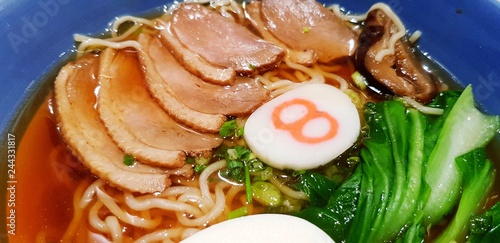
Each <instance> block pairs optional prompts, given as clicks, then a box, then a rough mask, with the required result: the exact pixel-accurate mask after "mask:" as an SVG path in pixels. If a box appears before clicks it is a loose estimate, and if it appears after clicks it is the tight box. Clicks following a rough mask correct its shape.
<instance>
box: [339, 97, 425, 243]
mask: <svg viewBox="0 0 500 243" xmlns="http://www.w3.org/2000/svg"><path fill="white" fill-rule="evenodd" d="M365 114H366V119H367V121H368V123H369V125H370V133H369V139H367V140H366V142H365V148H363V149H362V150H361V158H362V161H363V167H362V168H363V170H362V172H363V176H362V181H361V188H360V198H359V201H358V208H359V210H358V211H357V212H356V214H355V218H354V221H353V226H352V227H351V230H350V233H349V241H350V242H382V241H389V240H392V239H395V238H396V236H397V235H398V234H399V232H401V231H402V230H404V229H405V227H407V225H408V223H409V222H411V220H412V219H413V217H414V213H415V211H416V209H417V204H416V203H415V202H416V201H418V199H419V198H420V194H421V191H422V176H423V163H424V159H423V157H424V156H423V149H424V132H425V119H424V117H423V115H422V114H421V113H419V112H418V111H416V110H413V109H409V110H407V109H405V107H404V106H403V105H402V104H401V103H400V102H397V101H387V102H382V103H377V104H370V105H369V106H368V107H367V109H366V111H365Z"/></svg>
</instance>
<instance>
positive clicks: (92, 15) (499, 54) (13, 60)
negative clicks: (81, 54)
mask: <svg viewBox="0 0 500 243" xmlns="http://www.w3.org/2000/svg"><path fill="white" fill-rule="evenodd" d="M376 2H377V1H364V0H356V1H348V0H339V1H335V2H333V1H326V2H325V3H329V4H331V3H338V4H339V5H340V6H341V7H342V8H343V9H345V10H348V11H349V13H352V14H358V13H364V12H366V11H367V10H368V9H369V8H370V6H371V5H372V4H374V3H376ZM385 3H387V4H388V5H389V6H390V7H391V8H392V9H393V11H394V12H395V13H396V14H397V15H398V16H399V17H400V18H401V20H402V22H403V23H404V24H405V26H406V28H407V29H408V31H409V32H415V31H421V33H422V36H421V37H420V38H419V40H418V42H417V46H418V48H419V50H420V51H421V52H422V54H424V55H425V56H426V57H428V58H429V59H430V60H432V62H429V63H428V65H427V67H428V68H430V69H433V70H437V72H441V73H443V76H446V77H447V79H449V80H448V82H449V83H450V85H451V86H454V87H465V86H466V85H467V84H472V85H473V87H474V94H475V98H476V102H477V105H478V106H479V107H480V109H481V110H482V111H484V112H485V113H489V114H495V115H500V65H499V63H500V27H499V26H498V24H497V23H500V14H499V13H500V2H499V1H496V0H481V1H479V2H478V1H475V2H472V1H465V0H461V1H454V2H449V1H431V0H424V1H413V0H412V1H397V0H388V1H385ZM169 4H170V3H169V2H165V1H158V0H153V1H117V0H112V1H97V0H89V1H71V0H40V1H27V0H20V1H14V0H6V1H2V3H0V19H1V20H2V22H1V23H2V24H1V25H0V30H1V31H0V33H2V37H1V38H0V53H1V60H0V62H1V64H2V65H1V68H0V77H2V78H1V80H0V83H1V87H2V88H1V89H0V132H1V133H0V136H1V137H0V158H1V159H0V166H1V167H0V168H1V169H0V189H1V190H0V191H1V193H0V195H1V196H0V207H1V208H2V209H4V210H3V211H2V212H3V213H1V214H0V215H1V217H0V218H1V220H0V223H1V225H2V229H1V230H0V241H2V242H4V241H6V240H7V239H8V238H7V236H8V235H9V234H13V233H16V229H19V227H24V229H22V230H19V231H17V232H22V231H26V230H28V231H29V230H31V231H39V230H40V229H41V228H43V227H46V226H44V222H43V219H39V218H38V217H37V215H38V214H37V212H36V211H33V210H30V204H32V203H33V204H40V205H41V204H43V203H45V201H43V198H44V195H42V194H40V192H33V195H34V201H33V202H27V201H24V202H22V201H20V200H21V198H22V200H26V198H29V196H27V195H26V193H29V190H27V189H26V188H24V189H23V188H19V186H18V182H19V181H29V183H25V182H23V183H19V185H21V184H22V185H27V184H31V185H32V186H33V188H37V185H40V181H41V180H44V178H43V175H41V176H38V177H22V176H21V175H26V174H27V173H24V172H23V171H19V170H20V168H23V170H26V169H29V168H30V167H31V166H22V167H21V165H18V164H16V162H17V161H16V160H15V156H14V157H13V156H9V155H12V154H15V151H17V149H18V145H19V143H20V142H21V140H22V139H23V135H24V133H25V132H26V129H27V127H28V125H29V123H30V121H31V120H32V119H33V116H34V114H35V112H36V111H37V110H38V108H39V107H40V104H42V103H43V101H44V100H45V97H46V96H47V95H48V94H49V93H50V91H51V89H52V87H53V81H54V79H55V76H56V75H57V72H58V71H59V69H60V68H61V67H62V66H63V65H64V64H65V63H67V62H68V61H69V60H71V59H72V58H74V56H75V55H76V53H75V48H74V45H75V42H74V40H73V34H75V33H79V34H84V35H91V36H95V37H99V36H100V35H101V34H100V33H103V32H105V31H106V29H107V28H110V22H111V21H113V20H114V19H115V18H116V17H117V16H121V15H134V16H141V17H155V16H158V15H160V14H161V13H162V12H163V11H164V10H165V9H166V8H167V6H168V5H169ZM497 140H498V139H497ZM40 146H43V145H41V144H40ZM492 146H494V148H493V149H492V150H494V151H499V147H498V143H497V142H496V143H494V144H493V145H492ZM12 151H14V152H12ZM497 155H498V154H497ZM30 163H36V161H30ZM38 166H40V165H38ZM41 166H43V165H41ZM36 168H37V166H33V170H35V169H36ZM23 194H24V195H23ZM45 197H57V195H55V194H54V195H52V194H47V195H45ZM69 204H71V202H64V203H61V204H58V205H56V206H54V207H51V206H50V205H45V206H43V207H42V208H46V210H48V211H50V213H52V214H53V216H54V217H57V215H58V210H64V207H63V206H64V205H66V206H67V205H69ZM58 206H61V208H58ZM37 208H40V207H37ZM45 213H46V212H45ZM31 219H32V220H33V222H26V221H27V220H31ZM35 221H36V222H35ZM4 226H5V227H4ZM61 227H65V226H64V225H62V226H61ZM13 229H14V231H13ZM9 230H10V231H9ZM18 237H19V238H18V239H24V240H25V241H32V240H33V239H28V238H23V236H22V235H21V236H19V235H18Z"/></svg>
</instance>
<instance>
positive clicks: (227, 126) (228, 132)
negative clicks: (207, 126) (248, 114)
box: [219, 120, 238, 138]
mask: <svg viewBox="0 0 500 243" xmlns="http://www.w3.org/2000/svg"><path fill="white" fill-rule="evenodd" d="M237 129H238V123H237V122H236V120H230V121H226V122H224V124H222V126H221V128H220V130H219V136H220V137H222V138H227V137H231V136H233V135H234V133H235V132H236V130H237Z"/></svg>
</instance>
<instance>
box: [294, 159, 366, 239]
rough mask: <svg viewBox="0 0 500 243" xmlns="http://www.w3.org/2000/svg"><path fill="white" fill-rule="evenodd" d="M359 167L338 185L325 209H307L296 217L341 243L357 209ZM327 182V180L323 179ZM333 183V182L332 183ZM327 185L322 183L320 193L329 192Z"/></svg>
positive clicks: (359, 178)
mask: <svg viewBox="0 0 500 243" xmlns="http://www.w3.org/2000/svg"><path fill="white" fill-rule="evenodd" d="M361 167H362V166H358V168H357V169H356V170H355V171H354V173H353V174H352V175H351V176H350V177H349V178H348V179H347V180H346V181H345V182H344V183H343V184H342V185H340V186H339V187H338V188H337V189H336V190H335V191H334V192H333V194H332V196H331V197H330V199H329V201H328V204H327V205H326V207H314V206H311V207H308V208H306V209H304V210H302V211H300V212H299V213H297V214H296V216H298V217H301V218H303V219H306V220H308V221H309V222H311V223H313V224H315V225H316V226H318V227H319V228H321V229H322V230H323V231H325V232H326V233H327V234H328V235H329V236H330V237H331V238H332V239H333V240H334V241H336V242H343V241H345V239H346V238H347V232H348V229H349V225H350V224H351V221H352V219H353V218H354V212H355V211H356V208H357V199H358V197H359V186H360V183H361ZM323 179H324V180H328V178H326V177H325V178H323ZM332 183H333V181H332ZM328 184H329V183H324V184H323V185H322V186H320V187H322V188H321V191H328V190H329V188H328V187H329V185H328Z"/></svg>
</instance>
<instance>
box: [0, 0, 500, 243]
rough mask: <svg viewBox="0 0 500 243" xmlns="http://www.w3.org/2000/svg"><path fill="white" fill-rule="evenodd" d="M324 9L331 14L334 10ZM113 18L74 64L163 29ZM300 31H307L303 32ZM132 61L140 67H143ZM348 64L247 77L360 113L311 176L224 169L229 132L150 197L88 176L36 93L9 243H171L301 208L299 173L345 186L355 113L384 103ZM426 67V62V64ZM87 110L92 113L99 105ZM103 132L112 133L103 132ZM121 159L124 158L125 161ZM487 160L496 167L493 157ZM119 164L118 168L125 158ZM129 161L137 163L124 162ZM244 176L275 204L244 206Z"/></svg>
mask: <svg viewBox="0 0 500 243" xmlns="http://www.w3.org/2000/svg"><path fill="white" fill-rule="evenodd" d="M217 3H219V4H220V5H218V4H212V6H207V5H204V6H203V7H205V8H209V9H210V10H211V11H212V10H213V11H214V12H216V13H221V14H222V15H224V16H226V17H227V18H230V19H231V20H232V21H233V22H234V23H237V24H238V25H241V26H245V28H248V29H251V30H252V31H253V32H254V33H256V34H257V33H259V32H258V30H256V28H255V27H251V26H250V24H249V23H248V22H247V18H248V16H246V15H245V14H244V13H245V12H244V11H248V10H246V9H245V8H244V6H242V5H240V4H238V3H237V2H234V1H228V3H225V2H222V1H221V2H217ZM175 9H176V8H175V7H173V8H172V9H171V10H169V11H167V12H166V13H165V15H163V16H162V17H161V18H160V19H161V20H162V21H171V18H172V11H175ZM333 9H334V11H333V12H335V8H333ZM337 11H338V10H337ZM120 21H123V22H126V23H129V24H130V23H134V24H132V27H130V28H129V29H128V30H127V31H124V33H121V35H119V34H118V33H114V34H111V35H112V36H111V39H108V40H106V41H107V42H106V43H104V44H102V43H99V40H97V39H94V38H90V37H86V36H77V37H76V39H77V41H78V42H80V43H81V44H80V45H79V51H78V54H79V55H81V56H83V57H78V58H85V56H89V55H95V56H99V57H101V56H102V55H103V50H104V49H105V48H106V47H107V48H115V49H123V50H126V52H129V53H136V52H137V50H136V49H140V48H137V47H136V46H135V44H134V43H136V42H134V41H137V40H138V38H140V37H139V36H140V35H151V36H155V35H158V31H161V30H162V27H161V26H160V27H158V26H157V25H158V22H154V21H152V20H146V19H140V18H137V19H133V18H129V19H127V18H124V19H119V20H117V21H116V23H118V24H117V25H120V23H121V22H120ZM351 24H352V23H347V24H346V25H347V26H350V27H352V30H353V32H354V33H356V32H358V31H359V29H358V28H360V27H359V26H358V25H352V26H351ZM117 29H118V27H117ZM302 31H303V32H309V31H311V30H308V28H307V27H305V29H303V30H302ZM358 34H359V33H358ZM114 35H116V36H114ZM259 35H262V33H260V34H259ZM126 41H131V42H130V43H132V44H130V43H129V42H127V43H125V42H126ZM113 43H114V44H113ZM115 44H117V45H123V46H116V45H115ZM110 46H111V47H110ZM288 52H290V50H288ZM84 53H86V54H84ZM116 55H119V54H116ZM141 64H142V65H143V66H142V68H144V63H143V62H142V63H141ZM356 65H357V64H356V63H355V62H354V61H353V59H352V58H350V57H342V58H338V59H335V60H333V61H327V62H323V63H320V62H316V63H313V64H310V65H305V64H297V63H294V62H293V61H291V59H284V60H283V62H280V63H279V64H278V65H276V67H274V68H272V69H271V70H266V71H263V72H262V73H260V74H257V75H255V76H254V77H256V80H258V82H259V83H258V84H259V85H262V86H263V87H265V88H266V89H267V91H268V92H269V94H270V98H275V97H280V95H282V94H285V93H287V92H288V91H290V90H293V89H296V88H298V87H300V86H302V85H305V84H307V83H326V84H328V85H331V86H334V87H336V88H338V89H339V90H341V91H342V92H343V93H345V94H346V95H347V96H348V97H349V98H350V99H351V101H352V103H353V105H354V106H355V107H356V108H357V110H358V112H359V113H360V117H361V130H360V131H359V133H360V136H359V139H358V140H357V141H356V142H354V143H353V144H352V145H351V146H349V149H347V150H346V151H345V152H343V153H342V154H341V155H340V156H338V157H336V158H334V159H333V160H331V161H330V162H328V163H327V164H326V165H322V166H319V167H317V168H313V169H310V170H309V169H308V170H293V169H290V168H273V167H270V166H268V165H266V164H265V163H263V162H262V161H260V160H259V161H257V163H255V164H252V165H253V166H255V168H254V170H252V171H249V172H245V171H244V170H243V169H242V170H240V171H238V170H233V171H230V170H229V169H228V168H230V167H231V166H230V165H229V164H228V159H227V158H228V150H230V151H232V150H231V149H234V148H235V147H238V148H240V147H246V146H247V143H246V141H245V138H244V136H242V134H239V133H238V130H236V131H235V132H233V133H232V134H230V135H229V136H222V135H221V136H222V137H225V138H223V139H222V141H221V143H220V145H219V146H217V148H214V149H212V150H211V151H210V157H208V158H207V157H203V156H198V154H196V155H192V154H191V153H189V152H187V153H186V154H187V159H185V162H186V164H188V166H187V167H189V169H193V170H194V173H193V175H192V176H186V175H185V174H184V173H185V172H184V171H182V170H183V169H182V168H173V169H169V170H171V171H174V172H167V173H169V176H170V177H169V180H170V181H171V184H170V185H168V186H167V187H166V188H165V189H164V190H163V191H156V192H153V193H143V192H139V191H133V190H127V189H124V188H123V187H121V186H120V185H118V186H117V185H115V183H114V182H113V183H110V182H109V181H107V180H106V179H103V178H102V177H103V176H100V175H98V174H96V173H95V172H94V170H93V168H86V166H85V165H87V164H85V163H83V162H82V161H81V160H82V158H81V157H84V156H81V155H80V154H77V153H76V152H75V150H72V148H71V146H72V145H68V144H69V143H68V138H66V137H64V135H61V133H64V131H62V130H61V127H60V123H61V118H60V117H58V112H60V111H57V109H58V107H57V105H56V97H55V96H56V95H57V94H55V92H56V91H54V90H51V91H50V94H49V95H46V94H45V92H40V94H38V96H39V97H40V99H42V98H41V97H43V102H41V103H40V107H39V108H37V107H34V108H36V109H37V111H36V113H34V116H33V117H32V118H31V121H30V123H29V125H27V128H26V131H25V133H24V135H23V138H22V140H21V141H20V142H19V145H18V146H19V147H18V150H17V164H18V166H17V168H18V171H19V173H18V174H17V175H16V176H17V178H31V179H30V180H29V181H28V180H26V179H23V180H21V179H19V181H18V182H17V184H16V185H17V186H16V190H17V191H16V204H17V206H16V207H18V208H22V209H23V210H19V213H18V214H17V219H18V223H17V225H16V227H17V228H16V236H9V237H10V238H9V240H10V241H12V242H18V241H36V242H57V241H62V242H92V241H97V242H107V241H117V242H134V241H137V240H142V241H143V242H158V241H162V240H171V241H174V242H178V241H181V240H182V239H185V238H186V237H188V236H189V235H192V234H194V233H196V232H198V231H199V230H202V229H204V228H206V227H210V226H211V225H213V224H216V223H219V222H222V221H226V220H228V218H229V219H230V218H232V217H241V216H243V217H244V215H251V214H259V213H284V214H295V213H297V212H300V211H301V210H303V209H305V208H307V207H308V206H310V198H309V196H308V195H307V194H306V193H305V192H304V191H303V190H300V188H299V186H297V184H298V183H299V181H300V180H301V176H302V175H304V174H305V173H307V172H317V173H319V174H321V175H324V176H326V177H327V178H329V179H331V180H332V181H333V182H335V183H339V184H341V183H343V182H344V181H346V180H347V179H348V178H349V177H350V176H351V175H352V174H353V173H354V171H355V169H356V168H357V166H358V164H359V163H362V162H361V161H360V150H361V149H362V148H363V146H364V144H363V143H364V139H366V137H365V136H366V133H367V132H368V131H367V130H366V129H367V128H366V126H367V123H366V122H367V121H365V120H364V119H363V116H362V115H363V107H365V105H366V104H367V103H371V102H382V101H384V100H386V99H388V98H387V96H385V95H381V94H380V93H378V94H377V93H374V92H372V91H371V90H370V87H368V88H367V87H363V85H361V86H360V84H359V83H357V82H356V80H354V79H355V78H353V76H352V74H353V73H356V72H357V71H359V70H358V68H357V67H356ZM427 65H432V64H431V62H429V63H427ZM251 69H254V67H251ZM432 72H433V73H434V75H435V74H436V73H439V72H442V70H437V69H434V70H432ZM440 75H441V74H440ZM436 78H438V79H439V80H438V81H437V82H436V83H437V90H438V91H443V90H446V89H448V88H449V86H453V85H454V84H452V83H449V81H443V80H447V79H449V77H441V76H439V75H438V76H437V77H436ZM53 81H54V79H50V80H47V82H48V83H52V82H53ZM96 92H98V91H96ZM94 98H95V99H96V100H97V99H98V98H99V97H98V95H97V94H96V97H94ZM389 99H392V98H389ZM96 102H97V101H96ZM266 102H268V101H266ZM408 103H410V102H408ZM259 106H260V105H259ZM409 106H411V105H409ZM415 106H421V104H419V103H417V104H416V105H415ZM420 108H422V107H420ZM95 109H98V105H96V106H95ZM424 109H425V108H424ZM253 110H255V109H253ZM249 115H250V114H245V115H228V116H227V117H228V118H229V121H235V124H236V129H239V128H242V127H244V126H245V122H246V121H247V119H248V116H249ZM103 123H105V122H103V121H99V124H103ZM190 129H192V128H190ZM108 130H111V129H110V128H108ZM188 130H189V129H188ZM200 133H201V132H200ZM493 146H494V145H493ZM250 152H251V151H250ZM230 153H231V152H229V156H230V155H231V154H230ZM127 155H128V154H125V157H126V156H127ZM252 156H254V155H252ZM257 157H258V156H257ZM490 157H491V158H493V160H495V161H496V158H494V155H490ZM134 159H135V160H134V161H132V163H140V162H137V158H134ZM120 163H122V161H120ZM123 163H126V159H124V161H123ZM245 163H246V162H245ZM135 165H137V164H132V165H131V166H132V167H133V166H135ZM183 168H184V167H183ZM236 168H239V167H236ZM241 168H243V167H241ZM162 170H163V169H162ZM176 170H178V171H180V172H176ZM248 170H250V169H248ZM235 171H236V172H235ZM235 173H248V175H242V176H243V177H242V178H243V180H242V181H239V180H237V179H235V178H240V177H237V176H235V175H234V174H235ZM247 178H251V180H253V182H254V185H255V184H256V183H255V182H262V181H263V182H265V183H266V184H264V185H267V186H269V188H271V189H269V190H275V191H276V192H277V193H278V194H279V195H280V199H279V204H277V205H273V204H270V203H269V201H266V200H265V199H260V198H258V197H256V196H255V188H254V194H253V200H252V199H251V198H252V195H250V198H249V195H248V190H249V189H248V187H247V186H248V185H247V184H246V182H245V180H246V179H247ZM249 180H250V179H249ZM495 181H496V180H495ZM495 183H497V182H495ZM496 193H497V192H496V190H493V191H492V192H491V195H490V196H489V197H488V198H489V201H488V204H491V205H493V204H494V203H495V202H496V197H497V195H496ZM8 213H9V212H7V214H8ZM28 219H29V220H28ZM445 221H446V220H445ZM441 230H442V229H439V228H438V227H436V228H434V229H433V230H432V231H431V234H430V235H428V236H427V237H428V239H430V238H432V237H434V234H438V233H437V232H440V231H441Z"/></svg>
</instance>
